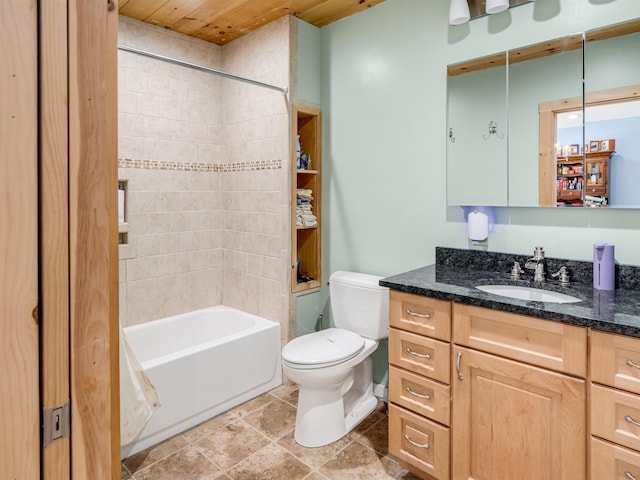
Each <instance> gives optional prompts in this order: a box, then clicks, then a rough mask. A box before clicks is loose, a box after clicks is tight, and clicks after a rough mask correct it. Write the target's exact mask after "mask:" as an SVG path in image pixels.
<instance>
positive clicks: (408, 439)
mask: <svg viewBox="0 0 640 480" xmlns="http://www.w3.org/2000/svg"><path fill="white" fill-rule="evenodd" d="M404 439H405V440H406V441H407V442H409V443H410V444H411V445H413V446H414V447H418V448H429V444H428V443H416V442H414V441H413V440H411V438H410V437H409V435H407V434H406V433H405V434H404Z"/></svg>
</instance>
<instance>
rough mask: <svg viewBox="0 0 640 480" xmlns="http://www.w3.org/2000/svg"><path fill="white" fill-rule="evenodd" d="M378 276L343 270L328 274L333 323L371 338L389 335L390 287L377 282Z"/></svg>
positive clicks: (376, 338) (381, 337)
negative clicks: (329, 275)
mask: <svg viewBox="0 0 640 480" xmlns="http://www.w3.org/2000/svg"><path fill="white" fill-rule="evenodd" d="M381 278H382V277H376V276H375V275H368V274H366V273H355V272H343V271H338V272H334V273H333V274H332V275H331V277H330V278H329V296H330V301H331V312H332V314H333V322H334V324H335V326H336V327H338V328H344V329H345V330H350V331H352V332H355V333H357V334H358V335H362V336H363V337H366V338H370V339H372V340H382V339H383V338H387V337H388V336H389V289H388V288H387V287H381V286H380V285H378V281H379V280H380V279H381Z"/></svg>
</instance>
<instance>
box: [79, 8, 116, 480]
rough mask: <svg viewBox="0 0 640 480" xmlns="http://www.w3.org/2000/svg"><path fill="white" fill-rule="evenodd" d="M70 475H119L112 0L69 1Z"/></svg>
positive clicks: (114, 78)
mask: <svg viewBox="0 0 640 480" xmlns="http://www.w3.org/2000/svg"><path fill="white" fill-rule="evenodd" d="M68 19H69V20H68V21H69V23H68V30H67V31H68V41H69V50H68V52H69V265H70V270H69V271H70V273H69V280H70V282H69V286H70V287H69V288H70V296H69V298H70V368H71V418H72V426H71V453H72V455H71V459H72V461H71V477H72V478H74V479H84V478H91V479H92V480H100V479H117V478H120V474H121V467H120V388H119V379H120V375H119V361H118V360H119V349H118V344H119V328H118V311H119V309H118V218H117V212H118V206H117V202H118V198H117V188H118V162H117V148H118V137H117V133H118V125H117V121H118V116H117V109H118V64H117V53H118V52H117V42H118V8H117V0H108V1H100V2H98V1H90V2H88V1H86V0H68Z"/></svg>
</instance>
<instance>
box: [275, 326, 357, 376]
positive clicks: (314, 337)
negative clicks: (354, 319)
mask: <svg viewBox="0 0 640 480" xmlns="http://www.w3.org/2000/svg"><path fill="white" fill-rule="evenodd" d="M363 348H364V338H362V337H361V336H360V335H358V334H356V333H353V332H350V331H349V330H343V329H341V328H328V329H327V330H320V331H319V332H315V333H310V334H308V335H303V336H301V337H298V338H295V339H293V340H291V341H290V342H289V343H287V344H286V345H285V347H284V348H283V349H282V358H283V360H285V361H286V362H288V363H291V364H297V365H300V366H303V365H305V366H307V367H312V366H321V365H323V366H326V365H334V364H336V363H340V362H343V361H346V360H348V359H350V358H352V357H355V356H356V355H357V354H358V353H360V352H361V351H362V349H363Z"/></svg>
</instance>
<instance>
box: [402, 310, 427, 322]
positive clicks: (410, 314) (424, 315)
mask: <svg viewBox="0 0 640 480" xmlns="http://www.w3.org/2000/svg"><path fill="white" fill-rule="evenodd" d="M407 315H409V316H410V317H417V318H426V319H427V320H428V319H430V318H431V314H429V313H418V312H412V311H411V310H409V309H408V308H407Z"/></svg>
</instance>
